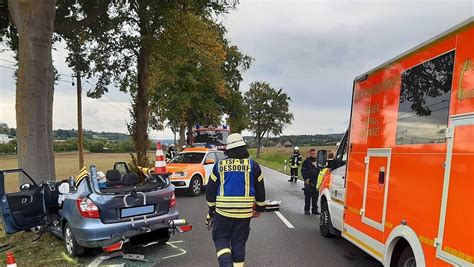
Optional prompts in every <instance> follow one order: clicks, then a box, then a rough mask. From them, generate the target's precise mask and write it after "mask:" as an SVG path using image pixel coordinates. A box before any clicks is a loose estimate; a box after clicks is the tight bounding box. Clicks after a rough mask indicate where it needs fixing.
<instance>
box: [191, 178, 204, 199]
mask: <svg viewBox="0 0 474 267" xmlns="http://www.w3.org/2000/svg"><path fill="white" fill-rule="evenodd" d="M201 193H202V180H201V177H199V176H198V175H194V176H193V178H192V179H191V182H190V183H189V194H190V195H191V196H193V197H195V196H199V195H200V194H201Z"/></svg>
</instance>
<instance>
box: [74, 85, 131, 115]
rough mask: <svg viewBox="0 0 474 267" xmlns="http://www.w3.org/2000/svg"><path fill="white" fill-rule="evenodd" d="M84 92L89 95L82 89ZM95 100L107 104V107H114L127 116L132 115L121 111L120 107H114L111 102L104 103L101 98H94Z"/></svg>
mask: <svg viewBox="0 0 474 267" xmlns="http://www.w3.org/2000/svg"><path fill="white" fill-rule="evenodd" d="M82 91H84V92H86V93H87V90H86V89H84V88H82ZM94 99H95V100H97V101H100V102H103V103H105V104H107V105H109V106H111V107H113V108H114V109H116V110H118V111H120V112H122V113H124V114H125V115H127V116H128V115H130V114H129V113H128V112H125V111H123V110H122V109H120V108H118V107H116V106H114V105H112V104H111V103H110V102H107V101H104V100H103V99H100V98H94Z"/></svg>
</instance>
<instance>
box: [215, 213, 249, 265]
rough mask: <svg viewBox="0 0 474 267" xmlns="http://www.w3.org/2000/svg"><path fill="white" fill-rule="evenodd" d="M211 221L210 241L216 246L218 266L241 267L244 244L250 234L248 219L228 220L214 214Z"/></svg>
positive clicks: (243, 259)
mask: <svg viewBox="0 0 474 267" xmlns="http://www.w3.org/2000/svg"><path fill="white" fill-rule="evenodd" d="M212 219H213V222H214V225H213V226H212V239H213V240H214V245H215V246H216V252H217V260H218V261H219V266H220V267H232V266H234V264H235V265H236V266H239V265H241V266H243V263H244V261H245V244H246V243H247V239H248V237H249V233H250V218H247V219H236V218H229V217H225V216H222V215H220V214H218V213H216V214H215V215H214V217H213V218H212Z"/></svg>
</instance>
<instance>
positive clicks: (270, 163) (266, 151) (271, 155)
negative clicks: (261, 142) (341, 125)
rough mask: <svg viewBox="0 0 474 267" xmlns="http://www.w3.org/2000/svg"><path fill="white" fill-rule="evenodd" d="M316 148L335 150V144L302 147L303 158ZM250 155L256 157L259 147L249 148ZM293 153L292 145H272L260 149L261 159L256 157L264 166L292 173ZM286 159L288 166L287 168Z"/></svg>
mask: <svg viewBox="0 0 474 267" xmlns="http://www.w3.org/2000/svg"><path fill="white" fill-rule="evenodd" d="M311 148H314V149H316V150H320V149H325V150H328V151H330V150H335V147H334V146H316V147H300V152H301V154H302V155H303V160H304V159H305V158H306V157H308V156H309V150H310V149H311ZM249 152H250V156H251V157H252V158H254V159H255V156H256V153H257V149H255V148H252V149H250V150H249ZM292 153H293V148H292V147H270V148H262V149H261V151H260V159H256V160H257V162H258V163H260V164H261V165H263V166H266V167H269V168H271V169H274V170H276V171H279V172H281V173H284V174H288V175H290V168H289V159H290V156H291V154H292ZM285 160H286V161H287V163H286V164H287V166H286V170H285V167H284V166H285Z"/></svg>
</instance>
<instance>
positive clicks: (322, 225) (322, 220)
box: [319, 202, 333, 237]
mask: <svg viewBox="0 0 474 267" xmlns="http://www.w3.org/2000/svg"><path fill="white" fill-rule="evenodd" d="M331 228H332V222H331V216H330V214H329V209H328V204H327V203H326V202H323V203H322V205H321V215H320V216H319V231H320V232H321V235H322V236H324V237H332V236H333V235H332V234H331V231H330V229H331Z"/></svg>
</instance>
